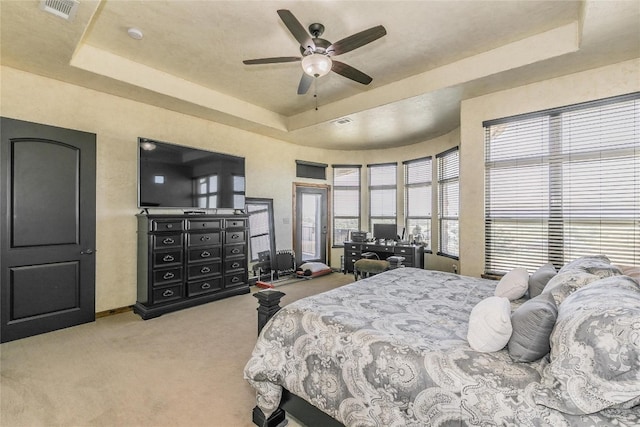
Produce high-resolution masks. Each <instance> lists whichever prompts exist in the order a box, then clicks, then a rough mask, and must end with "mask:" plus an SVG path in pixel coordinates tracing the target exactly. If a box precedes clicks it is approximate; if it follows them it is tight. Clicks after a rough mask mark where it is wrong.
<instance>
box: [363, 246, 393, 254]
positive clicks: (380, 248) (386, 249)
mask: <svg viewBox="0 0 640 427" xmlns="http://www.w3.org/2000/svg"><path fill="white" fill-rule="evenodd" d="M362 251H363V252H369V251H371V252H388V253H393V246H376V245H364V246H363V247H362Z"/></svg>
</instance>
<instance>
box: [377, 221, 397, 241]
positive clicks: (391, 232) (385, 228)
mask: <svg viewBox="0 0 640 427" xmlns="http://www.w3.org/2000/svg"><path fill="white" fill-rule="evenodd" d="M373 238H374V239H376V240H397V239H398V226H397V225H396V224H373Z"/></svg>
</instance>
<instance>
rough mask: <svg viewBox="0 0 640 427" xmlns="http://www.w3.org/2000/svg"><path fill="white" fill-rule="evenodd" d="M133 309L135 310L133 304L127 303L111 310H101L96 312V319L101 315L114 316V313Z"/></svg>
mask: <svg viewBox="0 0 640 427" xmlns="http://www.w3.org/2000/svg"><path fill="white" fill-rule="evenodd" d="M132 310H133V306H132V305H127V306H126V307H120V308H112V309H111V310H105V311H99V312H98V313H96V319H99V318H101V317H107V316H113V315H114V314H120V313H126V312H128V311H132Z"/></svg>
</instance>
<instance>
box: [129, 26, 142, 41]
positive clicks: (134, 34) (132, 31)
mask: <svg viewBox="0 0 640 427" xmlns="http://www.w3.org/2000/svg"><path fill="white" fill-rule="evenodd" d="M127 34H129V37H131V38H132V39H134V40H140V39H142V31H140V30H139V29H138V28H133V27H131V28H129V29H128V30H127Z"/></svg>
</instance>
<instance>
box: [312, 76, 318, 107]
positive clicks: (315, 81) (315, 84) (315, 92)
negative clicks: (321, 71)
mask: <svg viewBox="0 0 640 427" xmlns="http://www.w3.org/2000/svg"><path fill="white" fill-rule="evenodd" d="M313 98H314V99H315V101H316V111H318V78H317V77H314V78H313Z"/></svg>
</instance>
